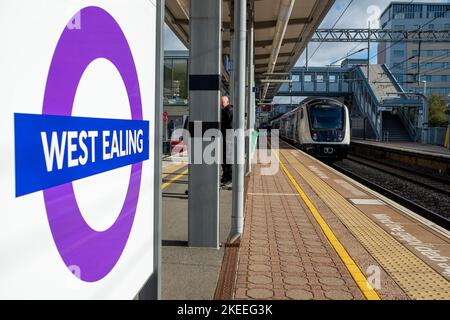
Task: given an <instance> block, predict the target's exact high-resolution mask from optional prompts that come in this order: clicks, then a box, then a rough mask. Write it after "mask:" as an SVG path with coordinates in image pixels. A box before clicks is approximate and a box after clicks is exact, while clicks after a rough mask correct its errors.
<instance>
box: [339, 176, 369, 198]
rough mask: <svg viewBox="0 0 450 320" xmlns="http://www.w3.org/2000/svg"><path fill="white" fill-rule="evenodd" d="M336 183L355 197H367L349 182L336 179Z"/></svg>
mask: <svg viewBox="0 0 450 320" xmlns="http://www.w3.org/2000/svg"><path fill="white" fill-rule="evenodd" d="M334 182H336V183H337V184H338V185H340V186H341V187H342V188H344V189H345V190H347V191H349V192H351V193H352V194H353V195H354V196H358V197H363V196H365V195H366V194H365V193H364V192H362V191H360V190H359V189H356V188H355V187H354V186H352V185H351V184H350V183H348V182H347V181H344V180H341V179H336V180H334Z"/></svg>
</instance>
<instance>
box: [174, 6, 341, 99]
mask: <svg viewBox="0 0 450 320" xmlns="http://www.w3.org/2000/svg"><path fill="white" fill-rule="evenodd" d="M233 3H234V1H233V0H223V30H224V34H223V53H224V54H229V53H230V29H231V27H232V16H233V14H232V12H233V11H232V5H233ZM333 4H334V0H249V9H250V10H249V12H250V15H249V16H252V20H253V22H254V28H255V41H254V46H255V50H254V52H255V56H254V59H255V73H256V79H257V80H258V79H259V80H260V79H262V78H264V77H263V75H264V74H266V73H287V72H290V71H291V69H292V68H293V67H294V66H295V64H296V62H297V60H298V59H299V57H300V55H301V54H302V53H303V51H304V50H305V48H306V45H307V44H308V42H309V40H310V39H311V38H312V36H313V35H314V31H315V30H316V29H317V28H318V27H319V25H320V23H321V22H322V20H323V18H324V17H325V15H326V14H327V13H328V11H329V10H330V8H331V6H332V5H333ZM166 23H167V24H168V25H169V27H170V28H171V29H172V31H174V33H175V34H176V35H177V36H178V38H179V39H180V40H181V42H183V43H184V44H185V45H186V47H189V0H166ZM279 86H280V84H270V85H269V84H267V85H264V86H261V88H262V92H263V96H262V98H265V99H272V98H273V96H274V95H275V94H276V93H277V91H278V88H279Z"/></svg>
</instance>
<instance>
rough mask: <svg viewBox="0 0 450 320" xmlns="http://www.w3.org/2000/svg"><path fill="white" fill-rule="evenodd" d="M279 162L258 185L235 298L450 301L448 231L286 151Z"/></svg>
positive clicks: (258, 177)
mask: <svg viewBox="0 0 450 320" xmlns="http://www.w3.org/2000/svg"><path fill="white" fill-rule="evenodd" d="M275 154H277V152H275ZM276 157H277V158H278V160H279V164H280V168H279V170H278V172H277V173H276V174H274V175H262V174H261V168H263V167H264V165H261V164H256V165H255V168H254V173H253V175H252V177H251V178H250V181H249V185H248V193H247V201H246V216H245V226H244V234H243V237H242V239H241V247H240V249H239V253H238V267H237V272H236V282H235V283H236V284H235V288H234V298H235V299H299V300H303V299H343V300H352V299H371V300H377V299H450V282H449V280H450V261H449V258H448V257H450V235H449V232H448V231H446V230H443V229H442V228H440V227H439V226H436V225H435V224H433V223H431V222H429V221H427V220H425V219H423V218H421V217H418V216H417V215H415V214H414V213H413V212H411V211H409V210H407V209H405V208H403V207H401V206H399V205H398V204H396V203H394V202H392V201H390V200H389V199H386V198H385V197H383V196H381V195H378V194H377V193H375V192H373V191H371V190H369V189H367V188H366V187H364V186H362V185H360V184H358V183H357V182H354V181H352V180H351V179H349V178H347V177H345V176H343V175H342V174H340V173H338V172H337V171H335V170H333V169H331V168H330V167H328V166H326V165H324V164H322V163H321V162H319V161H317V160H315V159H313V158H311V157H310V156H308V155H306V154H304V153H302V152H300V151H298V150H296V149H294V148H292V147H290V146H289V145H287V144H284V143H282V144H281V146H280V150H279V153H278V156H276Z"/></svg>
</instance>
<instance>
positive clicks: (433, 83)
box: [378, 1, 450, 96]
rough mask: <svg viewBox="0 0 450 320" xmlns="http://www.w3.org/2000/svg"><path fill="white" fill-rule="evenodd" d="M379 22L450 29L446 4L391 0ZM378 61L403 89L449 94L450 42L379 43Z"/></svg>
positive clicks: (449, 6)
mask: <svg viewBox="0 0 450 320" xmlns="http://www.w3.org/2000/svg"><path fill="white" fill-rule="evenodd" d="M380 24H381V28H382V29H392V30H404V31H415V30H418V29H423V30H437V31H443V30H450V4H445V3H423V2H422V3H410V1H408V2H393V3H391V4H390V5H389V6H388V7H387V8H386V10H385V11H384V12H383V14H382V15H381V17H380ZM419 55H420V59H419ZM378 63H379V64H386V65H387V66H388V67H389V69H390V70H391V71H392V73H393V74H394V76H395V77H396V78H397V80H398V81H399V82H400V84H401V85H402V87H403V89H404V90H405V91H412V92H417V93H423V92H425V93H426V94H430V93H437V94H440V95H443V96H448V95H449V94H450V82H449V80H450V43H422V44H421V45H420V46H419V44H418V43H412V42H411V43H405V42H399V43H395V42H394V43H380V44H379V47H378Z"/></svg>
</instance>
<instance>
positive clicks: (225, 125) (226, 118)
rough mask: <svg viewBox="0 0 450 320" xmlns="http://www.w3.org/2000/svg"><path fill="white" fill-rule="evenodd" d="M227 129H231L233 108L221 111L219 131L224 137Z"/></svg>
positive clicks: (228, 107)
mask: <svg viewBox="0 0 450 320" xmlns="http://www.w3.org/2000/svg"><path fill="white" fill-rule="evenodd" d="M227 129H233V106H231V105H228V106H227V107H225V108H223V109H221V121H220V131H221V132H222V134H223V135H224V136H225V134H226V132H227Z"/></svg>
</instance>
